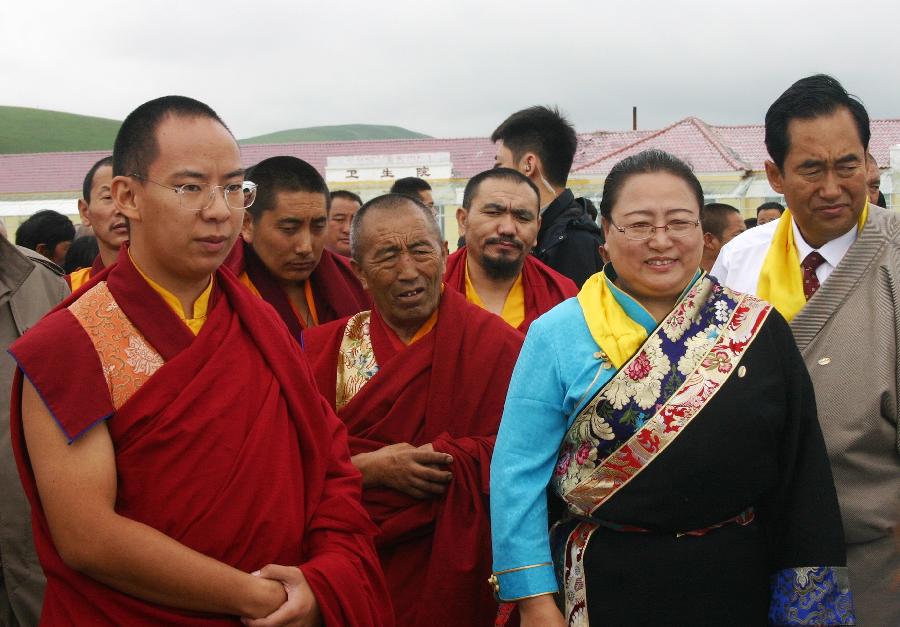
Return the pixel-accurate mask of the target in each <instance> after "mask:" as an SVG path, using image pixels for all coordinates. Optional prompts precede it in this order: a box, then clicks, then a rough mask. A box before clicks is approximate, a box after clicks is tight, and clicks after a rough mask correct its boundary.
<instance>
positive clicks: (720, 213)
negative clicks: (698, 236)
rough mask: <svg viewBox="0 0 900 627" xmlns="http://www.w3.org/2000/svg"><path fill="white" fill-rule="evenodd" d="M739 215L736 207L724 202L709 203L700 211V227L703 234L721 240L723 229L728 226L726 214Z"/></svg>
mask: <svg viewBox="0 0 900 627" xmlns="http://www.w3.org/2000/svg"><path fill="white" fill-rule="evenodd" d="M729 213H736V214H737V215H741V212H740V211H739V210H738V208H737V207H734V206H732V205H729V204H726V203H724V202H711V203H709V204H707V205H704V206H703V209H701V210H700V226H701V227H703V232H704V233H712V234H713V235H715V236H716V237H717V238H718V239H722V236H723V235H724V234H725V228H726V227H727V226H728V214H729Z"/></svg>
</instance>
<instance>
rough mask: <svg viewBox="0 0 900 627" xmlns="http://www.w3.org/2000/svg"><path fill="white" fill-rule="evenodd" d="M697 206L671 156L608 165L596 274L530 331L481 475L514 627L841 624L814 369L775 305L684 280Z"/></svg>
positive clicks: (836, 520) (836, 526) (835, 526)
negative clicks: (602, 260) (603, 262)
mask: <svg viewBox="0 0 900 627" xmlns="http://www.w3.org/2000/svg"><path fill="white" fill-rule="evenodd" d="M702 204H703V191H702V189H701V187H700V183H699V182H698V181H697V179H696V177H695V176H694V174H693V173H692V172H691V170H690V168H689V167H688V166H687V165H685V164H684V163H682V162H681V161H679V160H678V159H676V158H675V157H672V156H671V155H668V154H666V153H664V152H661V151H646V152H643V153H640V154H637V155H635V156H633V157H629V158H627V159H625V160H624V161H622V162H620V163H619V164H617V165H616V166H615V167H614V168H613V170H612V171H611V172H610V174H609V176H608V177H607V179H606V183H605V185H604V191H603V200H602V203H601V205H600V208H601V214H602V216H603V230H604V233H605V235H606V248H607V251H608V254H609V258H610V263H609V264H607V266H606V268H605V269H604V270H603V271H602V272H600V273H598V274H596V275H594V276H593V277H591V278H590V279H589V280H588V281H587V283H586V284H585V285H584V287H583V289H582V290H581V292H580V293H579V294H578V296H577V298H572V299H569V300H567V301H565V302H563V303H561V304H560V305H558V306H557V307H556V308H554V309H553V310H551V311H550V312H548V313H547V314H545V315H544V316H542V317H541V318H539V319H538V320H537V321H536V322H535V323H534V324H533V325H532V327H531V328H530V330H529V333H528V336H527V338H526V340H525V344H524V346H523V349H522V352H521V355H520V357H519V360H518V362H517V364H516V367H515V371H514V373H513V377H512V381H511V384H510V388H509V394H508V396H507V400H506V406H505V409H504V414H503V419H502V423H501V426H500V432H499V435H498V438H497V444H496V448H495V450H494V456H493V461H492V464H491V522H492V535H493V551H494V556H493V559H494V575H493V577H492V578H491V579H492V584H493V585H494V587H495V591H496V592H497V596H498V598H499V599H500V600H501V601H508V602H515V603H516V604H517V606H518V610H519V615H520V618H521V623H522V625H540V626H541V627H547V626H554V625H566V624H568V625H691V626H697V625H766V624H777V625H812V624H815V625H849V624H854V618H853V605H852V600H851V596H850V591H849V588H848V584H847V576H846V569H845V566H846V564H845V555H844V542H843V530H842V528H841V520H840V514H839V510H838V504H837V500H836V497H835V491H834V484H833V481H832V477H831V470H830V468H829V465H828V460H827V457H826V453H825V446H824V444H823V440H822V435H821V432H820V429H819V424H818V420H817V418H816V406H815V399H814V396H813V390H812V386H811V383H810V380H809V376H808V373H807V371H806V368H805V366H804V364H803V361H802V359H801V357H800V353H799V352H798V350H797V348H796V345H795V343H794V340H793V337H792V335H791V332H790V330H789V328H788V326H787V324H786V322H785V321H784V319H783V318H782V317H781V316H780V315H779V314H778V313H777V312H776V311H775V310H774V309H773V308H772V307H771V305H769V304H768V303H766V302H764V301H762V300H759V299H757V298H755V297H752V296H748V295H744V294H740V293H737V292H733V291H731V290H728V289H726V288H724V287H722V286H721V285H719V284H718V282H717V281H716V280H715V278H713V277H711V276H709V275H706V274H705V273H703V272H702V271H701V270H699V269H698V267H699V263H700V258H701V254H702V242H703V239H702V230H701V228H700V221H699V217H700V209H701V207H702ZM548 485H549V487H550V489H549V492H550V496H549V508H550V511H551V515H550V521H551V523H553V526H552V528H551V529H550V531H549V533H548V526H547V520H548V497H547V495H546V494H547V486H548ZM557 608H559V609H557Z"/></svg>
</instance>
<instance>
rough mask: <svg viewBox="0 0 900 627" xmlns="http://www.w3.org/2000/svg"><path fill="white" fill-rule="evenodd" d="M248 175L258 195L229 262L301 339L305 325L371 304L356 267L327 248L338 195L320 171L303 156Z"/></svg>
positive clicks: (263, 165)
mask: <svg viewBox="0 0 900 627" xmlns="http://www.w3.org/2000/svg"><path fill="white" fill-rule="evenodd" d="M247 178H248V179H249V180H251V181H253V182H254V183H256V185H257V190H258V191H257V198H256V202H254V203H253V206H252V207H250V208H249V209H248V211H247V213H246V214H245V215H244V225H243V230H242V232H241V235H242V238H243V240H242V241H240V242H238V244H237V246H235V247H234V250H233V251H232V252H231V254H230V255H229V257H228V260H227V261H226V262H225V263H226V265H227V266H228V267H229V268H230V269H231V270H232V271H233V272H234V273H235V274H236V275H237V276H238V277H240V280H241V281H242V282H243V283H244V284H245V285H247V286H248V287H249V288H250V289H251V291H253V292H254V293H256V295H257V296H260V297H262V298H263V299H264V300H265V301H266V302H268V303H269V304H270V305H272V306H273V307H274V308H275V311H277V312H278V315H279V316H280V317H281V319H282V320H283V321H284V323H285V324H286V325H287V328H288V330H289V331H290V332H291V335H293V336H294V338H295V339H297V340H298V341H299V339H300V335H301V333H302V332H303V330H304V329H307V328H309V327H314V326H316V325H318V324H323V323H325V322H331V321H332V320H337V319H338V318H343V317H344V316H349V315H352V314H355V313H357V312H359V311H362V310H363V309H368V308H369V306H370V304H369V303H370V301H369V298H368V296H367V295H366V293H365V291H364V290H363V288H362V286H361V285H360V284H359V281H357V279H356V277H355V276H354V275H353V271H352V270H351V269H350V264H349V263H348V262H347V261H346V260H345V259H344V258H343V257H341V256H340V255H336V254H335V253H332V252H331V251H329V250H325V240H326V235H327V228H328V211H329V207H330V202H331V194H329V192H328V187H327V186H326V185H325V180H324V179H323V178H322V176H321V175H320V174H319V173H318V172H317V171H316V169H315V168H314V167H312V166H311V165H310V164H308V163H307V162H305V161H303V160H301V159H297V158H296V157H271V158H269V159H266V160H265V161H261V162H260V163H258V164H257V165H255V166H254V167H252V168H251V169H250V170H249V171H248V172H247Z"/></svg>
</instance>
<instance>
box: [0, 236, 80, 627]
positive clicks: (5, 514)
mask: <svg viewBox="0 0 900 627" xmlns="http://www.w3.org/2000/svg"><path fill="white" fill-rule="evenodd" d="M68 293H69V289H68V288H67V287H66V282H65V281H64V280H63V278H62V270H61V269H60V268H58V267H57V266H56V265H55V264H53V263H52V262H51V261H50V260H49V259H45V258H44V257H42V256H41V255H39V254H37V253H36V252H34V251H33V250H29V249H27V248H22V247H19V246H13V245H12V244H11V243H10V242H9V241H8V240H7V239H6V236H5V235H0V566H2V570H0V625H36V624H37V622H38V618H39V617H40V615H41V603H42V601H43V599H44V573H43V571H42V570H41V565H40V564H39V563H38V559H37V555H36V554H35V552H34V542H33V541H32V538H31V510H30V508H29V507H28V500H27V499H26V498H25V493H24V492H23V491H22V484H21V483H20V482H19V475H18V473H17V472H16V463H15V461H14V460H13V452H12V446H11V443H10V440H9V390H10V388H11V387H12V375H13V371H14V370H15V362H13V359H12V357H10V355H9V353H7V352H6V349H7V347H8V346H9V345H10V344H11V343H12V342H13V340H15V339H16V338H18V337H19V336H20V335H22V333H24V332H25V330H26V329H28V328H29V327H31V326H32V325H34V324H35V323H36V322H37V321H38V320H40V319H41V318H42V317H43V315H44V314H45V313H47V312H48V311H49V310H50V309H52V308H53V306H54V305H56V304H57V303H58V302H60V301H61V300H62V299H63V298H65V296H66V295H68ZM59 350H60V353H61V354H62V353H64V352H65V347H64V346H60V347H59ZM47 357H48V358H49V359H52V358H54V357H57V356H54V355H48V356H47Z"/></svg>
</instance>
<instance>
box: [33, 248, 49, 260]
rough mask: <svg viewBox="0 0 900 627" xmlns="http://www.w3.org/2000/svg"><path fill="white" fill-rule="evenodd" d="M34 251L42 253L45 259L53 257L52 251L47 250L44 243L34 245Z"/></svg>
mask: <svg viewBox="0 0 900 627" xmlns="http://www.w3.org/2000/svg"><path fill="white" fill-rule="evenodd" d="M34 252H36V253H37V254H39V255H43V256H44V257H46V258H47V259H53V251H51V250H49V249H48V248H47V245H46V244H38V245H37V246H35V247H34Z"/></svg>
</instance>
